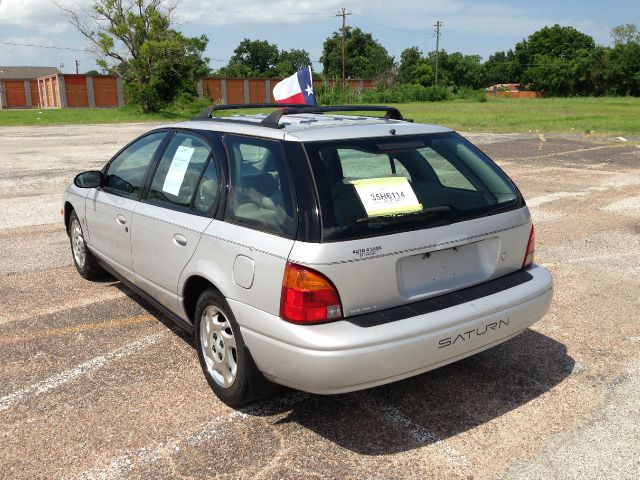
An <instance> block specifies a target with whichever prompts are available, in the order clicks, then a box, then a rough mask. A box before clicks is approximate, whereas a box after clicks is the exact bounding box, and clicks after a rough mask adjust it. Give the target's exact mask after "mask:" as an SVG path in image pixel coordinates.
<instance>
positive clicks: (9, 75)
mask: <svg viewBox="0 0 640 480" xmlns="http://www.w3.org/2000/svg"><path fill="white" fill-rule="evenodd" d="M59 73H60V71H59V70H58V69H57V68H55V67H11V66H7V67H4V66H0V110H4V109H8V108H35V107H39V106H40V104H41V102H40V95H39V92H38V80H37V79H38V78H39V77H43V76H49V75H57V74H59Z"/></svg>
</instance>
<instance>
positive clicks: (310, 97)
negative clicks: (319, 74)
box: [273, 67, 316, 105]
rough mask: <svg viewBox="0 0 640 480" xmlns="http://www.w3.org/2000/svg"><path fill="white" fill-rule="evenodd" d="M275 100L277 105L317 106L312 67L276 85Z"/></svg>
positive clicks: (301, 70)
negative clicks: (301, 104) (298, 104)
mask: <svg viewBox="0 0 640 480" xmlns="http://www.w3.org/2000/svg"><path fill="white" fill-rule="evenodd" d="M273 99H274V100H275V101H276V103H304V104H307V105H315V104H316V96H315V94H314V93H313V80H312V78H311V67H305V68H303V69H300V70H298V73H294V74H293V75H291V76H290V77H287V78H285V79H284V80H282V81H281V82H278V83H276V86H275V87H273Z"/></svg>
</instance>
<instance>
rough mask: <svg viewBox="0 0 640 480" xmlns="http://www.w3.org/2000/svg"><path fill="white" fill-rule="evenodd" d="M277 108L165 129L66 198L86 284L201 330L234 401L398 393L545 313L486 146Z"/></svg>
mask: <svg viewBox="0 0 640 480" xmlns="http://www.w3.org/2000/svg"><path fill="white" fill-rule="evenodd" d="M262 107H263V108H264V107H265V106H264V105H263V106H262ZM270 107H273V112H272V113H270V114H264V113H261V114H255V115H250V114H242V115H230V116H226V117H215V116H214V117H212V115H213V114H214V113H215V112H214V110H216V108H215V107H212V108H210V109H208V110H207V111H205V112H203V114H202V115H201V116H200V117H199V118H196V119H194V120H192V121H188V122H184V123H179V124H176V125H170V126H164V127H159V128H155V129H153V130H151V131H149V132H147V133H145V134H144V135H142V136H141V137H139V138H137V139H136V140H134V141H133V142H131V143H130V144H129V145H127V146H126V147H124V148H123V149H122V150H121V151H120V152H119V153H117V154H116V155H115V156H114V157H113V158H112V159H111V161H109V162H108V163H107V164H106V165H105V166H104V168H103V169H102V170H101V171H89V172H85V173H81V174H79V175H78V176H77V177H76V178H75V180H74V183H73V185H71V186H69V187H68V188H67V190H66V192H65V196H64V221H65V226H66V228H67V232H68V234H69V238H70V240H71V251H72V254H73V260H74V263H75V266H76V268H77V270H78V272H79V273H80V275H82V276H83V277H85V278H94V277H96V276H98V275H101V274H103V273H104V272H105V271H106V272H109V273H111V274H112V275H114V276H115V277H116V278H118V279H120V280H121V281H122V282H124V283H125V284H126V285H128V286H129V287H130V288H131V289H133V290H134V291H135V292H136V293H138V294H140V295H141V296H143V297H144V298H145V299H147V300H148V301H149V302H150V303H151V304H153V305H154V306H155V307H157V308H158V309H160V310H161V311H162V312H164V313H165V314H166V315H168V316H169V317H170V318H172V319H173V320H175V321H176V322H177V323H178V324H180V325H181V326H183V327H184V328H186V329H187V330H188V331H190V332H192V333H193V335H194V337H195V345H196V348H197V351H198V356H199V359H200V364H201V366H202V370H203V371H204V374H205V377H206V379H207V381H208V382H209V384H210V386H211V388H212V389H213V390H214V392H215V393H216V394H217V395H218V397H219V398H220V399H221V400H222V401H223V402H225V403H227V404H228V405H232V406H239V405H243V404H246V403H249V402H251V401H254V400H256V399H258V398H261V397H264V396H265V395H267V394H269V393H270V392H272V391H273V388H274V386H275V384H282V385H287V386H289V387H293V388H296V389H300V390H304V391H307V392H313V393H319V394H334V393H341V392H349V391H354V390H360V389H364V388H369V387H373V386H376V385H381V384H385V383H388V382H393V381H396V380H400V379H403V378H406V377H410V376H412V375H417V374H420V373H422V372H426V371H428V370H432V369H434V368H437V367H439V366H442V365H445V364H448V363H451V362H454V361H456V360H459V359H461V358H464V357H467V356H469V355H473V354H475V353H477V352H480V351H482V350H485V349H487V348H490V347H492V346H494V345H497V344H499V343H501V342H504V341H506V340H508V339H510V338H512V337H513V336H515V335H517V334H519V333H520V332H522V331H523V330H525V329H526V328H527V327H529V326H530V325H531V324H533V323H534V322H536V321H537V320H539V319H540V318H541V317H542V316H543V315H544V314H545V312H546V311H547V309H548V307H549V305H550V302H551V298H552V294H553V286H552V279H551V275H550V274H549V272H548V271H547V270H545V269H544V268H542V267H540V266H538V265H536V264H534V263H533V255H534V230H533V224H532V222H531V215H530V213H529V210H528V208H527V206H526V204H525V201H524V200H523V198H522V195H521V194H520V192H519V191H518V189H517V188H516V186H515V185H514V184H513V182H512V181H511V180H510V179H509V177H507V175H506V174H505V173H504V172H503V171H502V170H501V169H500V168H499V167H498V166H496V164H495V163H493V162H492V161H491V160H490V159H489V158H488V157H487V156H486V155H485V154H483V153H482V152H481V151H480V150H478V149H477V148H476V147H474V146H473V145H472V144H471V143H469V142H468V141H467V140H465V139H464V138H463V137H461V136H460V135H458V134H457V133H455V132H453V131H452V130H450V129H448V128H444V127H439V126H434V125H425V124H419V123H412V122H410V121H405V120H403V118H402V115H401V114H400V112H399V111H398V110H397V109H395V108H391V107H367V106H342V107H307V106H301V105H295V106H294V105H271V106H270ZM233 108H247V106H246V105H242V106H227V107H218V108H217V109H218V110H221V109H233ZM365 111H371V112H379V115H380V116H375V115H374V116H370V114H367V115H366V116H363V115H364V114H365V113H366V112H365ZM383 114H384V115H383Z"/></svg>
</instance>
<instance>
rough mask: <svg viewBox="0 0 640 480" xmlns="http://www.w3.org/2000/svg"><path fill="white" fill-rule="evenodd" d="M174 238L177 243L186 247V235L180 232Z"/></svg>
mask: <svg viewBox="0 0 640 480" xmlns="http://www.w3.org/2000/svg"><path fill="white" fill-rule="evenodd" d="M173 240H174V241H175V242H176V244H178V245H180V246H181V247H184V246H185V245H186V244H187V239H186V238H185V237H184V235H181V234H179V233H176V234H175V235H174V236H173Z"/></svg>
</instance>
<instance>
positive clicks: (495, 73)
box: [483, 50, 516, 84]
mask: <svg viewBox="0 0 640 480" xmlns="http://www.w3.org/2000/svg"><path fill="white" fill-rule="evenodd" d="M515 57H516V56H515V54H514V53H513V50H509V51H508V52H496V53H494V54H493V55H489V59H488V60H487V61H486V62H484V64H483V69H484V78H485V79H486V81H487V82H488V83H492V84H496V83H514V82H515V78H516V77H515V72H514V70H515V68H514V66H515V65H514V63H515Z"/></svg>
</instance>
